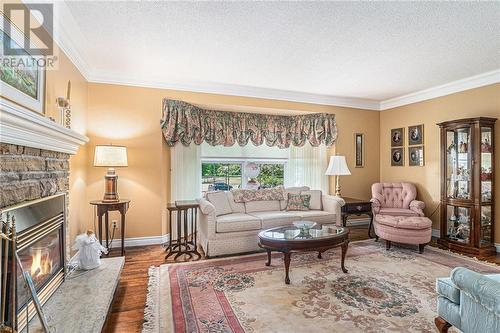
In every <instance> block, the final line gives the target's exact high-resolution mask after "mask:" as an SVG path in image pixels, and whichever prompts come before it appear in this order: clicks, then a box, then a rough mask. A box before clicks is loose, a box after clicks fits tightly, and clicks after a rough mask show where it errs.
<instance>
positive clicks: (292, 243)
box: [259, 225, 349, 284]
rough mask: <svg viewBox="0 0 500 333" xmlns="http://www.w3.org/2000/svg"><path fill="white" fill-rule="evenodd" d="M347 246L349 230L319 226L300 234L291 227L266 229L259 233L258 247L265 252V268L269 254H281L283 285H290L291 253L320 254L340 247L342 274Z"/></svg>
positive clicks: (345, 270) (269, 263)
mask: <svg viewBox="0 0 500 333" xmlns="http://www.w3.org/2000/svg"><path fill="white" fill-rule="evenodd" d="M348 245H349V229H347V228H343V227H337V226H328V227H326V226H325V227H324V228H323V229H321V226H319V227H315V228H312V229H309V230H308V231H307V232H305V233H304V232H301V230H300V229H298V228H296V227H295V226H293V225H290V226H284V227H277V228H272V229H267V230H264V231H261V232H260V233H259V246H260V247H261V248H263V249H265V250H266V251H267V262H266V266H269V265H271V252H272V251H278V252H282V253H283V255H284V261H285V283H286V284H290V278H289V275H288V273H289V270H290V259H291V254H292V253H293V252H306V251H313V252H318V258H320V259H321V253H323V252H325V251H326V250H329V249H333V248H335V247H339V246H341V247H342V258H341V268H342V271H343V272H344V273H347V269H346V268H345V266H344V261H345V255H346V252H347V246H348Z"/></svg>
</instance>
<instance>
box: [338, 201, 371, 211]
mask: <svg viewBox="0 0 500 333" xmlns="http://www.w3.org/2000/svg"><path fill="white" fill-rule="evenodd" d="M371 210H372V205H371V203H359V204H355V203H352V204H347V205H345V206H343V207H342V211H343V212H344V213H361V212H369V211H371Z"/></svg>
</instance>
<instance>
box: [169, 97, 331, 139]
mask: <svg viewBox="0 0 500 333" xmlns="http://www.w3.org/2000/svg"><path fill="white" fill-rule="evenodd" d="M161 128H162V132H163V136H164V137H165V140H166V142H167V144H168V145H169V146H174V145H175V144H176V143H177V142H181V143H182V144H183V145H185V146H189V145H190V144H191V143H192V142H193V143H194V144H197V145H200V144H201V143H202V142H203V141H206V142H207V143H208V144H210V145H212V146H216V145H222V146H232V145H233V144H235V143H238V144H239V145H240V146H245V145H246V144H248V142H249V141H252V143H253V144H254V145H256V146H259V145H261V144H263V143H264V141H265V143H266V145H268V146H270V147H271V146H278V147H280V148H287V147H289V146H290V145H294V146H298V147H301V146H303V145H304V144H305V143H306V142H309V143H310V144H311V145H312V146H314V147H316V146H319V145H320V144H322V143H324V144H326V145H327V146H331V145H332V144H333V143H334V142H335V139H336V138H337V126H336V124H335V115H333V114H326V113H314V114H307V115H300V116H277V115H267V114H254V113H240V112H223V111H212V110H204V109H201V108H199V107H196V106H194V105H191V104H188V103H186V102H183V101H176V100H171V99H164V100H163V117H162V120H161Z"/></svg>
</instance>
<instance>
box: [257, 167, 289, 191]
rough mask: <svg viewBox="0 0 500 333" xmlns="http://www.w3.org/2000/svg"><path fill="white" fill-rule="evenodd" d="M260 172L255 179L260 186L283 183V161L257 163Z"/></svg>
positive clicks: (273, 185) (266, 186)
mask: <svg viewBox="0 0 500 333" xmlns="http://www.w3.org/2000/svg"><path fill="white" fill-rule="evenodd" d="M257 164H258V165H259V167H260V173H259V176H258V177H257V181H258V182H259V183H260V187H261V188H269V187H275V186H278V185H284V184H285V163H257Z"/></svg>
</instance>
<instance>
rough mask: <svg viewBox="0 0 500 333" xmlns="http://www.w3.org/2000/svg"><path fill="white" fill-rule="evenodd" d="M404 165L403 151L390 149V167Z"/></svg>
mask: <svg viewBox="0 0 500 333" xmlns="http://www.w3.org/2000/svg"><path fill="white" fill-rule="evenodd" d="M404 164H405V151H404V149H403V148H392V149H391V166H403V165H404Z"/></svg>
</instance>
